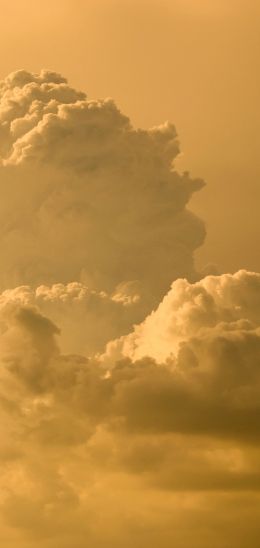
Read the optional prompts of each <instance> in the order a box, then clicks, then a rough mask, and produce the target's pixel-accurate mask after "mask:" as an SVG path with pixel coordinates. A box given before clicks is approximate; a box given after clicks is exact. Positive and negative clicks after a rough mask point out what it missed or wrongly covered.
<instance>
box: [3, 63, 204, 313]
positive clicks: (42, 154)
mask: <svg viewBox="0 0 260 548" xmlns="http://www.w3.org/2000/svg"><path fill="white" fill-rule="evenodd" d="M0 151H1V152H0V153H1V168H0V172H1V178H2V185H1V192H2V196H3V198H4V199H2V200H1V206H0V216H1V230H0V252H1V256H2V265H3V267H2V270H1V277H0V281H1V284H0V285H1V286H2V289H5V288H6V287H10V285H11V286H12V287H15V286H17V285H24V284H37V285H40V284H46V283H47V284H53V283H70V282H71V281H74V280H76V281H82V282H83V283H85V284H87V285H88V286H89V287H90V288H91V289H97V290H98V291H106V292H109V293H111V292H113V291H115V290H116V287H117V286H118V285H120V284H122V283H123V284H125V283H129V282H130V283H133V282H134V283H139V284H140V290H141V292H142V294H143V306H144V310H145V312H146V313H147V312H148V311H149V308H150V309H151V307H152V306H154V304H158V302H159V301H160V299H161V297H162V296H163V294H164V293H165V292H166V291H167V290H168V288H169V286H170V283H171V282H172V280H173V279H176V278H177V277H179V276H186V277H188V278H189V279H195V278H196V276H197V274H196V272H195V269H194V264H193V253H194V251H195V249H196V248H197V247H198V246H199V245H201V244H202V243H203V239H204V235H205V230H204V226H203V223H202V222H201V221H200V220H199V219H198V218H197V217H196V216H195V215H193V214H192V213H191V212H190V211H189V210H188V209H187V207H186V206H187V204H188V202H189V200H190V198H191V195H192V193H193V192H194V191H197V190H199V189H200V188H201V187H202V186H203V182H202V181H201V180H199V179H195V180H194V179H192V178H191V177H190V176H189V175H188V174H187V173H185V174H183V175H180V174H178V173H177V172H176V171H175V169H174V166H173V162H174V159H175V158H176V156H177V154H178V152H179V145H178V140H177V135H176V130H175V128H174V126H173V125H172V124H170V123H168V122H167V123H165V124H162V125H161V126H159V127H155V128H152V129H150V130H141V129H138V130H136V129H134V128H133V127H132V126H131V123H130V121H129V119H128V118H127V117H126V116H124V115H123V114H122V113H121V112H120V111H119V110H118V108H117V107H116V105H115V104H114V102H113V101H112V100H110V99H109V100H88V99H87V98H86V96H85V94H84V93H81V92H77V91H76V90H74V89H72V88H71V87H70V86H69V85H68V84H67V82H66V80H65V79H64V78H62V77H61V76H60V75H59V74H56V73H53V72H49V71H42V72H41V73H40V74H31V73H28V72H26V71H18V72H15V73H13V74H10V75H9V76H8V77H7V78H6V79H5V80H4V81H2V82H1V84H0ZM145 303H146V305H145ZM140 319H141V318H140V317H137V318H136V320H137V321H140Z"/></svg>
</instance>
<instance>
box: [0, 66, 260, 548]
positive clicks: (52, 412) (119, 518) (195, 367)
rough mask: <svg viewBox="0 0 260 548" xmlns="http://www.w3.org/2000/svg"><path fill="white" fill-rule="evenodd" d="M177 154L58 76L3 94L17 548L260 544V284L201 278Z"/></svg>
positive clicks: (9, 420)
mask: <svg viewBox="0 0 260 548" xmlns="http://www.w3.org/2000/svg"><path fill="white" fill-rule="evenodd" d="M178 152H179V144H178V140H177V135H176V130H175V128H174V126H173V125H172V124H170V123H168V122H167V123H165V124H162V125H161V126H159V127H155V128H152V129H150V130H141V129H137V130H136V129H134V128H133V127H132V125H131V123H130V120H129V119H128V118H127V117H126V116H125V115H123V114H122V113H121V112H120V110H119V109H118V108H117V107H116V105H115V104H114V102H113V101H112V100H110V99H109V100H89V99H87V97H86V95H85V93H83V92H80V91H77V90H74V89H73V88H71V87H70V86H69V84H68V83H67V81H66V79H65V78H63V77H62V76H61V75H59V74H57V73H54V72H51V71H42V72H41V73H40V74H33V73H29V72H27V71H24V70H21V71H17V72H15V73H12V74H10V75H9V76H8V77H7V78H6V79H5V80H4V81H2V82H1V83H0V175H1V186H0V198H1V199H0V256H1V272H0V291H1V293H0V425H1V440H2V441H1V447H0V463H1V467H0V487H1V489H0V542H1V545H3V546H4V547H5V548H14V547H16V546H19V548H35V546H36V545H37V547H39V548H72V547H73V548H86V547H91V548H122V546H124V547H126V548H130V547H131V548H132V546H137V548H143V547H144V546H149V547H150V548H155V547H156V546H158V545H160V546H161V547H162V548H171V547H172V546H176V547H177V548H189V547H190V546H192V547H193V548H209V547H210V548H214V547H216V548H217V547H219V546H220V545H221V546H222V547H223V548H248V546H256V545H257V540H256V539H257V535H258V524H259V512H258V507H259V488H260V467H259V462H260V460H259V456H260V436H259V426H258V424H259V419H260V406H259V400H260V373H259V362H260V312H259V310H260V275H259V274H256V273H249V272H246V271H240V272H238V273H236V274H234V275H231V274H223V275H220V276H212V275H211V276H206V277H205V278H203V279H201V280H199V274H198V273H197V272H196V270H195V268H194V260H193V256H194V252H195V250H196V249H197V247H198V246H199V245H201V244H202V243H203V239H204V233H205V229H204V225H203V223H202V222H201V221H200V220H199V219H198V218H197V217H196V216H194V215H193V214H192V213H191V212H190V211H189V210H188V209H187V206H188V203H189V201H190V198H191V196H192V194H193V192H195V191H197V190H199V189H200V188H201V187H202V186H203V182H202V181H201V180H197V179H195V180H194V179H192V178H191V177H190V176H189V175H188V174H187V173H184V174H182V175H181V174H179V173H177V172H176V170H175V167H174V161H175V158H176V156H177V155H178ZM171 284H172V285H171ZM227 516H228V518H227ZM238 522H239V523H240V524H241V526H240V528H239V531H238V532H237V523H238Z"/></svg>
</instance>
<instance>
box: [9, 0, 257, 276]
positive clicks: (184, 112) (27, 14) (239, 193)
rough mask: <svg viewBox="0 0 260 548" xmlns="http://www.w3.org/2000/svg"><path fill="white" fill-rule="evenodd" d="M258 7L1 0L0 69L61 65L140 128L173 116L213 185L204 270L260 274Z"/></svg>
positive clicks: (197, 170) (197, 202) (201, 202)
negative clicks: (213, 267)
mask: <svg viewBox="0 0 260 548" xmlns="http://www.w3.org/2000/svg"><path fill="white" fill-rule="evenodd" d="M259 26H260V14H259V2H258V0H249V1H248V0H247V1H246V0H229V1H228V2H224V0H210V1H209V0H176V1H174V0H160V1H156V0H154V1H144V0H139V1H138V2H136V1H135V0H131V1H128V0H122V1H117V0H95V1H92V0H73V1H70V0H62V1H61V0H56V1H55V2H52V1H50V0H46V1H45V2H44V5H43V4H42V3H40V2H37V1H36V2H32V1H29V0H22V1H21V0H15V1H14V2H12V3H10V2H8V1H5V0H1V22H0V30H1V32H0V45H1V51H2V52H3V55H2V56H1V63H0V74H1V76H2V77H4V76H5V75H6V74H8V73H9V72H11V71H13V70H15V69H18V68H21V67H22V68H25V69H28V70H32V71H37V70H40V69H41V68H42V67H44V68H49V69H52V70H58V71H59V72H61V73H62V74H64V75H65V76H67V77H68V78H69V80H70V83H71V84H72V85H74V86H75V87H76V88H78V89H83V90H84V91H86V92H87V93H88V96H89V97H106V96H110V97H113V98H114V99H115V100H116V102H117V104H118V105H119V107H120V108H121V109H122V110H123V112H125V113H127V114H128V115H129V116H130V118H131V120H132V122H133V123H134V125H135V126H137V127H150V126H153V125H156V124H158V123H161V122H162V121H163V120H170V121H171V122H173V123H174V124H175V125H176V128H177V131H178V134H179V137H180V141H181V150H182V152H183V153H184V157H183V158H182V159H181V160H180V163H179V166H180V168H181V167H183V168H184V167H185V168H187V169H189V170H190V171H191V173H192V174H193V175H196V176H200V177H202V178H204V179H205V181H206V182H207V188H206V189H205V190H204V191H203V192H201V193H200V194H199V195H197V196H196V197H195V198H194V200H193V205H192V207H193V209H194V210H195V211H197V212H198V213H199V214H200V216H201V217H202V218H203V219H204V220H205V222H206V224H207V232H208V235H207V240H206V243H205V244H204V246H203V248H202V249H201V251H200V252H199V253H198V254H197V257H198V263H199V266H201V267H203V266H204V264H205V263H208V262H213V263H216V264H217V265H218V268H219V270H220V271H227V270H229V271H234V270H236V269H237V268H240V267H244V268H249V269H252V270H257V269H259V266H260V264H259V263H260V258H259V254H258V253H256V252H255V250H256V247H258V246H259V215H258V203H259V200H260V190H259V188H260V187H259V169H260V168H259V164H260V162H259V158H258V156H259V154H258V151H259V141H260V139H259V126H260V119H259V118H260V114H259V105H258V100H259V99H258V98H259V90H260V82H259V78H260V77H259V74H260V67H259V63H260V61H259V40H260V38H259V36H260V32H259V30H260V29H259Z"/></svg>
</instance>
